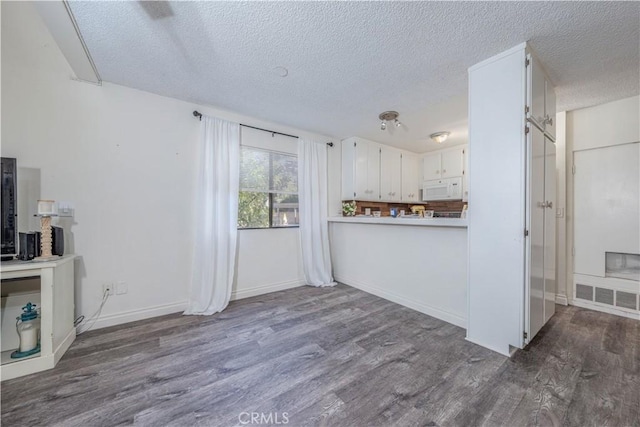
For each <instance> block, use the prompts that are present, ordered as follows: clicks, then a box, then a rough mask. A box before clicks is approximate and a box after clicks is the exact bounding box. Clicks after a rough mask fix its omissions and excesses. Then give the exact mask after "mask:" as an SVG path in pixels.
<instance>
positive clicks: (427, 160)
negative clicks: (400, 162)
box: [422, 153, 441, 181]
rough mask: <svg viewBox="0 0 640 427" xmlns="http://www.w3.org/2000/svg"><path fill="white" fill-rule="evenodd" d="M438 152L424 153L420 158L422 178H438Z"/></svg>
mask: <svg viewBox="0 0 640 427" xmlns="http://www.w3.org/2000/svg"><path fill="white" fill-rule="evenodd" d="M440 157H441V156H440V153H430V154H425V155H424V157H423V158H422V165H423V167H422V179H423V180H424V181H430V180H432V179H440V177H441V175H440V173H441V172H440Z"/></svg>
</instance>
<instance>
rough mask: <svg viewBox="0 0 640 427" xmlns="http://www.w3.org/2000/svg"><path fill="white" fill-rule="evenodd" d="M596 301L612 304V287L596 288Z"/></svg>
mask: <svg viewBox="0 0 640 427" xmlns="http://www.w3.org/2000/svg"><path fill="white" fill-rule="evenodd" d="M595 301H596V302H599V303H601V304H607V305H613V289H603V288H596V299H595Z"/></svg>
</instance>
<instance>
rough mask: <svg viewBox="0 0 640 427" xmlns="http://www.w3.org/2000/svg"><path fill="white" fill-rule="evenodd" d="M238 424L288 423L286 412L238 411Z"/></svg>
mask: <svg viewBox="0 0 640 427" xmlns="http://www.w3.org/2000/svg"><path fill="white" fill-rule="evenodd" d="M238 421H240V424H245V425H246V424H271V425H273V424H276V425H277V424H288V423H289V413H288V412H282V413H280V412H267V413H264V412H240V414H239V415H238Z"/></svg>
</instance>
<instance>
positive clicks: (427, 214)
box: [424, 210, 435, 218]
mask: <svg viewBox="0 0 640 427" xmlns="http://www.w3.org/2000/svg"><path fill="white" fill-rule="evenodd" d="M434 212H435V211H433V210H431V211H424V217H425V218H433V213H434Z"/></svg>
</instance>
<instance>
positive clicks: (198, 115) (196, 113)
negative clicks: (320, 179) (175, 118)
mask: <svg viewBox="0 0 640 427" xmlns="http://www.w3.org/2000/svg"><path fill="white" fill-rule="evenodd" d="M193 117H197V118H198V119H200V120H202V113H200V112H198V111H197V110H194V112H193ZM240 126H242V127H245V128H251V129H256V130H261V131H263V132H269V133H270V134H272V135H273V134H277V135H282V136H288V137H290V138H296V139H299V138H300V137H299V136H295V135H289V134H288V133H282V132H276V131H274V130H269V129H263V128H258V127H255V126H249V125H243V124H242V123H240ZM327 145H328V146H329V147H333V142H327Z"/></svg>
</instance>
